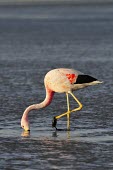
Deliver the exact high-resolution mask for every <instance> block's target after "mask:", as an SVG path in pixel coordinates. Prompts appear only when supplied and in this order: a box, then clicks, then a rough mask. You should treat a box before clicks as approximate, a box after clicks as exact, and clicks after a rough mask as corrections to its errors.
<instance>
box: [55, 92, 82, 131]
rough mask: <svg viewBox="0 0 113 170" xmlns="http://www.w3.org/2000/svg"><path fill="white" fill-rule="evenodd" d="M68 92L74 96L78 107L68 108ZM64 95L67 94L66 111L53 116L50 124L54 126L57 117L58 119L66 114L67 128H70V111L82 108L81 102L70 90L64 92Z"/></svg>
mask: <svg viewBox="0 0 113 170" xmlns="http://www.w3.org/2000/svg"><path fill="white" fill-rule="evenodd" d="M69 94H70V95H71V96H72V97H73V98H74V100H75V101H76V102H77V103H78V105H79V107H77V108H75V109H73V110H70V105H69ZM66 96H67V109H68V110H67V112H65V113H63V114H60V115H58V116H55V117H54V120H53V122H52V126H53V127H55V128H56V124H57V119H60V118H61V117H63V116H66V115H67V129H68V130H69V129H70V113H71V112H75V111H78V110H81V109H82V104H81V103H80V101H79V100H78V99H77V98H76V97H75V96H74V94H73V93H72V92H68V93H66ZM56 129H57V128H56Z"/></svg>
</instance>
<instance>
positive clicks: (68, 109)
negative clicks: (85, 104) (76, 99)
mask: <svg viewBox="0 0 113 170" xmlns="http://www.w3.org/2000/svg"><path fill="white" fill-rule="evenodd" d="M66 97H67V129H68V130H69V129H70V105H69V94H68V93H66Z"/></svg>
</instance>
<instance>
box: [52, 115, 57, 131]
mask: <svg viewBox="0 0 113 170" xmlns="http://www.w3.org/2000/svg"><path fill="white" fill-rule="evenodd" d="M56 125H57V119H56V117H54V118H53V121H52V127H55V128H56ZM56 130H57V128H56Z"/></svg>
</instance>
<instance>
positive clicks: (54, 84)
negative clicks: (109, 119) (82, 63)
mask: <svg viewBox="0 0 113 170" xmlns="http://www.w3.org/2000/svg"><path fill="white" fill-rule="evenodd" d="M99 83H102V82H101V81H98V80H97V79H96V78H94V77H92V76H89V75H87V74H83V73H82V72H80V71H77V70H74V69H68V68H58V69H53V70H50V71H49V72H48V73H47V74H46V75H45V78H44V84H45V89H46V97H45V99H44V101H42V102H41V103H39V104H32V105H30V106H28V107H27V108H26V109H25V111H24V113H23V116H22V118H21V127H22V128H23V129H24V131H30V123H29V120H28V114H29V112H30V111H31V110H39V109H41V108H44V107H47V106H48V105H49V104H50V103H51V102H52V99H53V96H54V93H55V92H57V93H66V98H67V111H66V112H65V113H63V114H60V115H57V116H55V117H54V118H53V122H52V126H53V127H55V128H56V130H57V127H56V124H57V120H58V119H60V118H61V117H63V116H67V130H70V113H72V112H76V111H79V110H81V109H82V104H81V102H80V101H79V100H78V99H77V97H76V96H75V95H74V94H73V91H75V90H78V89H81V88H84V87H87V86H90V85H96V84H99ZM69 95H71V96H72V97H73V99H74V100H75V101H76V102H77V103H78V107H77V108H75V109H73V110H70V102H69Z"/></svg>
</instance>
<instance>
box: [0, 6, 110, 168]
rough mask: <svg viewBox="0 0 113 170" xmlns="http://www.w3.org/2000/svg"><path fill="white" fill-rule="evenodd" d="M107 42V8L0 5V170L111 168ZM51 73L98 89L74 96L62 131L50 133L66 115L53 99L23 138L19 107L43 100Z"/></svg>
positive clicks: (34, 115)
mask: <svg viewBox="0 0 113 170" xmlns="http://www.w3.org/2000/svg"><path fill="white" fill-rule="evenodd" d="M112 37H113V6H112V5H107V4H106V5H102V6H98V5H96V6H93V5H92V6H89V5H88V6H87V5H85V6H82V5H80V6H71V5H70V6H63V5H61V6H54V5H53V6H49V5H45V6H43V5H42V6H41V5H39V6H38V5H36V6H0V42H1V43H0V100H1V102H0V108H1V109H0V169H14V170H20V169H25V170H28V169H56V170H57V169H72V170H73V169H77V170H78V169H80V170H82V169H89V170H91V169H93V170H94V169H95V170H101V169H102V170H103V169H107V168H108V169H113V152H112V150H113V102H112V96H113V43H112V42H113V40H112V39H113V38H112ZM58 67H68V68H75V69H77V70H80V71H82V72H84V73H86V74H90V75H92V76H94V77H96V78H98V79H99V80H102V81H103V82H104V83H103V84H101V85H98V86H93V87H88V88H86V89H81V90H79V91H76V92H75V93H74V94H75V95H76V96H77V97H78V99H79V100H80V101H81V103H82V104H83V109H82V110H81V111H80V112H77V113H72V114H71V130H70V131H69V132H67V131H65V130H64V131H63V130H62V131H57V132H56V131H55V129H53V128H52V127H51V124H52V119H53V116H55V115H58V114H60V113H63V112H65V110H66V97H65V94H55V96H54V100H53V102H52V103H51V105H50V106H49V107H47V108H45V109H42V110H39V111H32V112H31V113H30V114H29V120H30V124H31V132H30V134H26V133H23V132H22V129H21V127H20V119H21V116H22V113H23V111H24V109H25V108H26V107H27V106H28V105H30V104H33V103H39V102H41V101H42V100H43V99H44V97H45V90H44V85H43V79H44V75H45V74H46V72H47V71H49V70H51V69H53V68H58ZM70 99H71V98H70ZM76 106H77V105H76V104H75V102H74V101H73V100H72V99H71V107H72V108H74V107H76ZM58 128H61V129H65V128H66V118H62V119H61V120H59V121H58Z"/></svg>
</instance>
